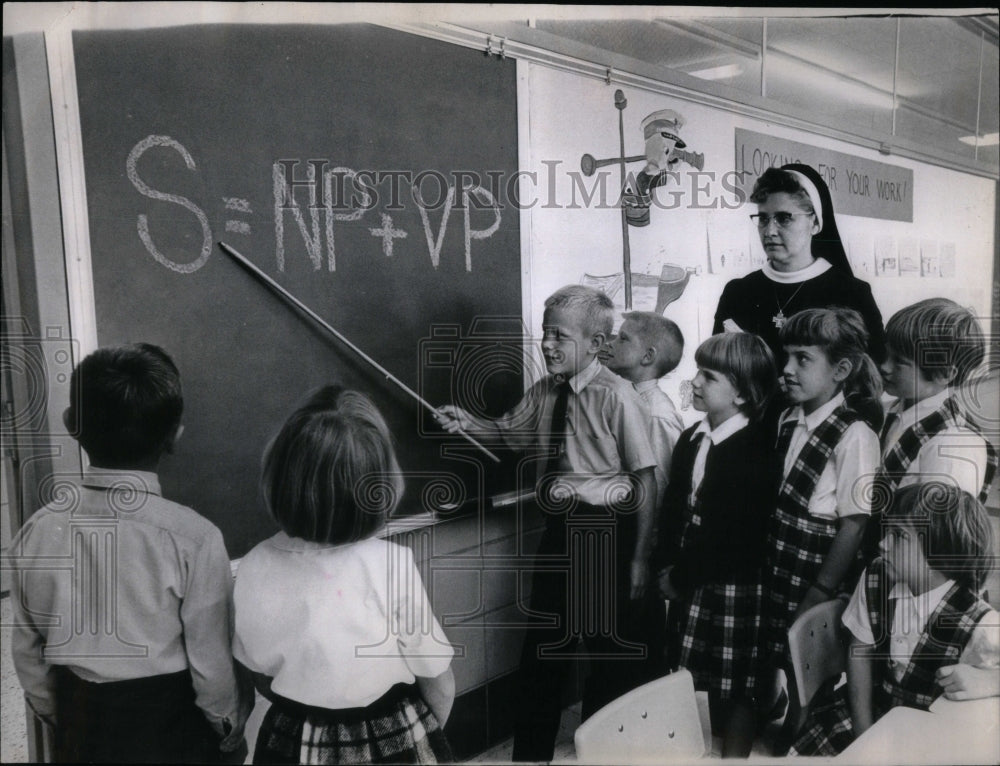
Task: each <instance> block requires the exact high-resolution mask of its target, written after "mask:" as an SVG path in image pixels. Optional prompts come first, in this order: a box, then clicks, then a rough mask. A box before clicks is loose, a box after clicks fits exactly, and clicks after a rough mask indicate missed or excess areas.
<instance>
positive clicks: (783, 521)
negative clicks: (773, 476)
mask: <svg viewBox="0 0 1000 766" xmlns="http://www.w3.org/2000/svg"><path fill="white" fill-rule="evenodd" d="M781 341H782V344H783V345H784V349H785V353H786V355H787V361H786V363H785V366H784V369H783V371H782V372H783V382H784V387H785V390H786V393H787V396H788V399H789V400H790V401H792V402H794V403H795V406H793V407H791V408H790V409H788V410H786V411H785V413H784V414H783V415H782V417H781V420H780V421H779V436H778V446H777V453H778V459H779V461H781V462H782V468H783V474H782V476H783V478H782V481H781V484H780V489H779V492H778V502H777V507H776V508H775V509H774V512H773V514H772V516H771V519H770V524H769V529H768V537H767V547H766V550H767V552H766V561H765V566H764V587H763V620H762V623H763V624H762V629H761V633H762V635H763V645H762V663H763V665H764V666H765V667H767V668H769V671H768V674H767V675H768V678H769V681H770V694H768V695H764V696H765V700H766V701H770V700H773V699H775V698H776V697H777V696H778V692H779V689H780V687H779V670H780V669H782V668H784V667H787V661H786V655H787V651H788V628H789V627H790V626H791V625H792V623H793V622H795V620H796V619H797V618H798V617H799V615H801V614H802V613H804V612H805V611H806V610H808V609H809V608H810V607H812V606H814V605H816V604H818V603H820V602H822V601H825V600H827V599H830V598H833V597H834V596H836V594H837V593H838V591H846V592H849V591H850V590H851V589H852V588H853V586H854V581H855V579H856V577H857V576H858V574H859V572H860V569H861V566H860V559H859V547H860V544H861V541H862V536H863V534H864V530H865V524H866V522H867V520H868V516H869V514H870V513H871V497H870V492H868V490H867V487H869V486H870V484H871V481H872V479H873V478H874V475H875V472H876V470H877V468H878V462H879V445H878V436H877V435H876V430H874V429H877V428H878V427H879V426H880V425H881V417H882V408H881V405H880V403H879V396H880V394H881V380H880V378H879V374H878V370H877V369H876V367H875V363H874V362H873V361H872V359H871V358H870V357H869V356H868V354H867V352H866V348H867V344H868V333H867V330H866V329H865V323H864V320H863V319H862V318H861V315H860V314H858V312H856V311H854V310H852V309H844V308H834V309H807V310H805V311H800V312H799V313H797V314H795V315H794V316H792V318H791V319H789V320H788V322H786V323H785V325H784V326H783V327H782V328H781ZM768 697H770V700H768V699H767V698H768Z"/></svg>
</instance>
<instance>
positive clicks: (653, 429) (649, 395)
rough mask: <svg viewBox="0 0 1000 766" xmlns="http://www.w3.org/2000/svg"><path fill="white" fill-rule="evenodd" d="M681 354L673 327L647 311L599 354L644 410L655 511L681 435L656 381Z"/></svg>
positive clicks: (629, 317)
mask: <svg viewBox="0 0 1000 766" xmlns="http://www.w3.org/2000/svg"><path fill="white" fill-rule="evenodd" d="M683 353H684V336H683V335H682V334H681V330H680V328H679V327H678V326H677V325H676V324H675V323H674V322H672V321H671V320H669V319H667V318H666V317H665V316H663V315H661V314H657V313H655V312H652V311H632V312H630V313H628V314H625V321H624V322H623V323H622V326H621V328H620V329H619V330H618V334H617V335H616V336H615V337H614V338H612V340H611V341H610V342H609V343H608V344H607V346H606V347H605V350H604V352H603V354H602V360H601V361H603V362H604V365H605V367H607V368H608V369H609V370H611V371H612V372H616V373H618V374H619V375H620V376H621V377H623V378H625V380H628V381H630V382H631V383H632V385H633V386H635V390H636V392H638V394H639V397H640V398H641V399H642V402H643V404H644V405H645V406H646V410H647V414H648V415H649V440H650V444H651V445H652V447H653V452H654V453H656V463H657V464H656V507H657V508H659V507H660V504H661V502H662V501H663V492H664V490H665V489H666V487H667V477H668V476H669V475H670V458H671V456H672V455H673V452H674V445H676V444H677V439H678V438H679V437H680V435H681V432H682V431H683V430H684V421H683V420H681V416H680V415H678V414H677V408H676V407H674V403H673V402H672V401H671V399H670V397H669V396H667V394H666V392H665V391H664V390H663V389H662V388H660V378H662V377H663V376H664V375H667V374H668V373H670V372H673V370H675V369H676V368H677V365H678V364H679V363H680V361H681V355H682V354H683Z"/></svg>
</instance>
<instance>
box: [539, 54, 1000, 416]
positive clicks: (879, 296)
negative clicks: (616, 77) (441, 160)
mask: <svg viewBox="0 0 1000 766" xmlns="http://www.w3.org/2000/svg"><path fill="white" fill-rule="evenodd" d="M524 67H525V69H526V74H525V76H524V81H525V82H526V84H527V88H528V104H529V108H528V114H527V115H525V116H524V117H522V119H524V120H526V121H527V123H528V138H529V146H528V147H527V149H526V151H524V150H523V153H526V155H527V165H526V166H522V171H523V170H528V171H532V172H534V173H536V174H537V191H536V194H535V197H534V198H535V199H537V200H538V204H537V205H536V206H535V207H533V208H531V209H530V210H526V211H525V213H524V216H525V221H524V222H523V224H522V227H523V228H527V230H528V232H529V236H528V242H529V243H530V244H529V248H528V252H526V253H524V254H522V256H523V257H524V258H526V259H527V260H528V262H530V276H529V289H530V295H531V299H532V302H531V305H530V308H529V312H530V314H529V315H528V316H526V317H525V320H526V323H527V324H528V326H529V327H531V328H533V331H534V332H540V325H541V315H542V306H543V303H544V299H545V297H546V296H547V295H549V294H550V293H551V292H552V291H553V290H555V289H557V288H558V287H560V286H562V285H564V284H567V283H571V282H579V281H581V280H582V279H583V277H584V275H587V274H589V275H594V276H597V275H611V274H621V273H622V270H623V269H622V226H621V213H620V210H619V208H618V207H617V206H616V204H615V202H616V197H615V194H616V191H617V190H618V189H619V188H620V172H619V170H618V167H617V165H615V166H611V167H605V168H601V169H599V170H598V171H597V172H598V174H601V173H603V174H604V176H605V179H606V181H605V183H606V189H607V203H606V204H604V205H602V204H600V196H599V195H596V196H595V197H594V199H593V200H592V201H591V202H590V204H587V203H586V202H585V196H584V194H583V193H582V189H586V190H592V189H594V188H595V187H594V179H595V178H597V176H596V175H595V176H594V177H593V178H589V179H588V178H584V177H582V175H581V174H580V173H579V172H578V171H579V169H580V158H581V156H582V155H583V154H584V153H589V154H591V155H593V156H594V157H595V158H597V159H603V158H610V157H618V156H619V129H618V112H617V110H616V109H615V106H614V92H615V90H616V89H617V88H618V86H617V85H616V84H612V85H608V84H606V83H604V82H602V81H600V80H596V79H593V78H589V77H584V76H581V75H577V74H573V73H570V72H566V71H561V70H555V69H550V68H548V67H545V66H541V65H537V64H525V65H524ZM624 94H625V97H626V98H627V101H628V104H627V106H626V108H625V110H624V111H623V113H622V117H623V125H624V137H625V154H626V156H632V155H637V154H642V153H643V151H644V142H643V137H642V130H641V127H640V125H641V121H642V119H643V118H644V117H645V116H646V115H648V114H650V113H651V112H653V111H656V110H659V109H674V110H675V111H677V112H679V113H680V114H681V115H682V116H683V117H684V118H685V120H686V122H685V124H684V126H683V128H682V129H681V131H680V134H681V137H682V138H683V139H684V140H685V142H686V143H687V149H686V151H688V152H700V153H703V154H704V157H705V162H704V173H705V174H704V175H692V174H693V173H694V171H695V169H694V168H692V167H690V166H688V165H685V164H681V165H680V167H679V170H680V173H681V179H682V183H681V184H680V185H678V184H675V183H674V182H673V181H671V182H669V183H668V185H667V186H663V187H660V188H658V189H657V190H656V192H655V193H656V195H657V203H658V204H659V205H662V206H664V208H667V207H672V209H660V208H658V207H657V206H656V205H654V206H653V208H652V210H651V211H650V212H651V216H650V224H649V225H648V226H647V227H643V228H640V227H630V228H629V242H630V249H631V259H632V269H631V270H632V272H633V273H637V274H649V275H658V274H659V273H660V270H661V268H662V266H663V264H667V263H669V264H676V265H678V266H680V267H682V268H685V269H698V270H699V272H698V273H695V274H692V275H691V278H690V281H689V282H688V284H687V288H686V290H685V291H684V293H683V294H682V296H681V297H680V298H679V299H677V300H676V301H675V302H674V303H672V304H670V305H669V306H668V307H667V308H666V311H665V315H666V316H668V317H670V318H671V319H673V320H674V321H676V322H677V323H678V325H679V326H680V328H681V330H682V332H683V333H684V337H685V339H686V351H685V355H684V359H683V361H682V363H681V365H680V366H679V367H678V369H677V370H675V371H674V372H673V373H672V374H671V375H670V376H668V378H667V379H666V380H665V381H664V382H663V383H662V386H663V388H664V390H665V391H667V393H668V394H669V395H670V396H671V398H673V399H674V402H675V403H676V404H677V405H681V398H680V394H679V387H680V383H681V381H683V380H685V379H689V378H691V377H693V375H694V372H695V367H694V363H693V353H694V349H695V348H696V347H697V344H698V342H699V341H700V340H703V339H704V338H706V337H707V336H708V335H710V334H711V332H712V324H713V320H714V315H715V309H716V306H717V304H718V299H719V296H720V295H721V293H722V289H723V287H724V286H725V284H726V282H727V281H728V280H730V279H733V278H736V277H740V276H743V275H745V274H747V273H749V272H751V271H754V270H756V269H757V268H759V267H760V265H761V264H762V263H763V262H764V252H763V250H762V249H761V247H760V240H759V238H758V235H757V230H756V227H754V225H753V224H752V222H751V221H750V220H749V219H748V218H747V216H748V214H750V213H754V212H756V206H755V205H753V204H752V203H749V202H748V203H745V204H742V205H740V204H739V199H738V198H737V196H736V194H735V193H733V191H732V188H733V183H732V181H731V179H730V180H727V179H726V174H727V173H729V172H731V171H733V170H734V167H735V130H736V128H744V129H746V130H751V131H754V132H757V133H762V134H767V135H772V136H775V137H779V138H783V139H788V140H794V141H797V142H800V143H804V144H809V145H811V146H815V147H819V148H823V149H829V150H834V151H839V152H842V153H845V154H851V155H855V156H858V157H863V158H866V159H869V160H874V161H877V162H881V163H885V164H891V165H896V166H899V167H902V168H908V169H910V170H912V172H913V222H912V223H908V222H902V221H887V220H881V219H876V218H867V217H861V216H850V215H838V216H837V222H838V225H839V228H840V232H841V236H842V238H843V240H844V243H845V248H846V249H847V250H848V255H849V257H850V258H851V260H852V262H855V266H854V268H855V273H856V274H857V275H858V276H861V277H862V278H864V279H867V281H868V282H869V283H870V284H871V286H872V291H873V293H874V296H875V300H876V302H877V303H878V305H879V308H880V309H881V311H882V314H883V317H884V319H886V320H887V319H888V318H889V317H890V316H891V315H892V313H893V312H894V311H896V310H898V309H900V308H902V307H903V306H906V305H908V304H910V303H913V302H915V301H917V300H920V299H923V298H928V297H932V296H946V297H949V298H952V299H954V300H956V301H958V302H959V303H961V304H963V305H966V306H969V307H970V308H972V309H973V310H974V311H976V312H977V314H978V315H979V316H981V317H983V318H984V325H985V327H986V329H989V322H988V317H989V316H990V296H991V287H992V275H993V269H994V268H995V264H994V260H993V259H994V256H993V254H994V252H995V249H994V244H995V243H994V214H995V210H996V199H995V197H996V183H995V182H994V181H992V180H990V179H986V178H980V177H977V176H972V175H968V174H966V173H960V172H956V171H951V170H948V169H946V168H939V167H933V166H928V165H924V164H921V163H918V162H915V161H912V160H907V159H904V158H900V157H893V156H884V155H881V154H879V153H878V152H876V151H873V150H869V149H864V148H860V147H856V146H852V145H850V144H847V143H845V142H842V141H837V140H834V139H830V138H824V137H822V136H814V135H809V134H806V133H804V132H802V131H797V130H790V129H788V128H785V127H783V126H781V125H779V124H776V123H772V122H765V121H763V120H758V119H752V118H749V117H743V116H741V115H737V114H734V113H731V112H728V111H725V110H722V109H716V108H711V107H708V106H702V105H699V104H694V103H689V102H684V101H682V100H680V99H676V98H669V97H666V96H663V95H659V94H656V93H651V92H648V91H643V90H639V89H637V88H629V89H624ZM642 166H643V163H641V162H637V163H632V164H630V165H629V166H628V170H629V172H632V173H637V172H638V171H639V170H640V169H642ZM707 174H711V175H707ZM574 175H575V176H576V178H574ZM580 181H583V182H585V183H584V186H583V187H581V186H580V185H579V182H580ZM695 185H696V186H697V187H698V190H697V191H694V186H695ZM598 188H599V187H598ZM712 205H714V207H712ZM727 207H728V208H730V209H727ZM886 238H888V239H887V240H886V241H887V242H890V243H891V245H892V247H893V248H894V249H895V251H896V252H897V253H900V252H913V251H914V250H913V249H914V248H916V251H915V252H917V253H918V254H919V250H920V248H921V247H923V248H936V249H938V250H942V249H946V248H953V249H954V252H955V256H956V257H955V272H954V276H951V277H933V278H932V277H919V276H873V275H869V274H865V273H863V272H862V271H861V270H860V269H859V265H861V264H868V263H870V262H874V248H875V244H876V240H884V239H886ZM710 254H711V256H712V258H713V259H714V269H715V271H717V272H720V271H721V273H714V274H709V273H708V261H709V256H710ZM721 254H726V255H727V257H728V261H727V264H726V266H725V267H724V268H722V269H721V270H720V268H719V258H720V255H721ZM634 293H635V295H636V297H637V298H638V292H637V291H635V290H634ZM618 302H621V298H620V297H619V301H618ZM633 307H634V308H637V309H638V308H640V306H639V304H638V303H637V302H634V303H633ZM682 415H683V416H684V417H685V418H686V419H687V420H688V421H689V422H693V421H694V420H697V418H698V415H697V413H694V411H693V410H691V409H688V410H685V411H683V412H682Z"/></svg>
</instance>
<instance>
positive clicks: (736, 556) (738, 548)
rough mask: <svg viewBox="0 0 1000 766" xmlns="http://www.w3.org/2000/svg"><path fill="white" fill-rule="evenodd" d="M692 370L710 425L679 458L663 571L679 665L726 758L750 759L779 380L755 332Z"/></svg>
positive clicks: (660, 560) (698, 403)
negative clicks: (767, 420)
mask: <svg viewBox="0 0 1000 766" xmlns="http://www.w3.org/2000/svg"><path fill="white" fill-rule="evenodd" d="M695 361H696V362H697V364H698V374H697V375H696V376H695V378H694V380H693V381H692V390H693V403H694V407H695V409H697V410H700V411H702V412H704V413H705V419H704V420H703V421H702V422H701V423H700V424H698V425H697V426H692V427H691V428H689V429H688V430H687V431H685V432H684V433H683V434H682V435H681V437H680V440H679V441H678V443H677V446H676V448H675V451H674V458H673V461H672V463H671V470H670V480H669V482H668V484H667V489H666V493H665V497H664V503H663V518H662V521H661V524H660V530H661V532H660V537H661V542H660V544H659V545H658V547H657V552H656V564H657V565H658V567H662V571H661V573H660V578H659V584H660V589H661V593H662V595H663V596H665V597H666V598H669V599H670V600H671V603H670V610H669V629H670V655H671V664H672V665H676V666H679V667H683V668H687V669H688V670H690V671H691V674H692V676H694V682H695V688H697V689H698V690H700V691H706V692H708V699H709V710H710V713H711V717H712V728H713V729H714V730H715V732H716V733H717V734H718V735H719V736H721V737H722V754H723V756H725V757H730V756H736V757H744V758H745V757H746V756H747V755H749V754H750V748H751V745H752V744H753V736H754V731H755V728H756V726H755V724H756V721H755V716H754V702H753V700H754V698H755V696H756V686H757V670H756V655H757V651H756V646H757V641H758V630H759V625H760V566H761V563H762V561H763V544H764V533H765V530H766V524H767V516H768V514H769V513H770V509H771V508H772V507H773V505H774V492H775V490H776V479H777V470H776V467H777V466H776V465H775V464H774V460H773V452H772V450H771V449H770V444H769V440H768V437H767V434H766V432H765V431H764V429H763V428H762V426H761V424H760V416H761V414H762V413H763V411H764V409H765V408H766V406H767V401H768V399H769V398H770V396H771V395H772V394H773V392H774V390H775V389H776V388H777V375H776V372H775V368H774V358H773V357H772V355H771V351H770V349H768V347H767V345H766V344H765V343H764V341H762V340H761V339H760V338H759V337H757V336H756V335H751V334H749V333H725V334H721V335H714V336H712V337H710V338H709V339H708V340H706V341H705V342H704V343H702V344H701V346H699V347H698V350H697V352H695Z"/></svg>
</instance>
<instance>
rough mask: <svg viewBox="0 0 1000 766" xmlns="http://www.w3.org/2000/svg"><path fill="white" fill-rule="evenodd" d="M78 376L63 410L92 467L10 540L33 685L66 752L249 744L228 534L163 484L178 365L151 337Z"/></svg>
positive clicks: (18, 650)
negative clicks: (161, 468) (169, 496)
mask: <svg viewBox="0 0 1000 766" xmlns="http://www.w3.org/2000/svg"><path fill="white" fill-rule="evenodd" d="M70 390H71V398H70V401H71V402H72V403H73V404H71V406H70V407H69V408H68V409H67V410H66V412H65V414H64V420H65V421H66V425H67V427H68V428H69V430H70V432H71V433H74V434H76V435H77V439H78V441H79V442H80V445H81V446H82V447H83V448H84V450H86V452H87V455H88V456H89V458H90V463H91V467H90V468H89V469H88V470H87V471H86V472H85V474H84V476H83V477H82V481H80V483H79V486H78V487H76V488H75V490H74V491H73V492H69V493H66V494H65V495H63V496H61V497H60V498H58V499H57V500H56V501H55V502H53V503H50V504H49V505H48V506H46V507H45V508H42V509H41V510H39V511H38V512H37V513H35V514H34V515H33V516H32V517H31V518H30V519H29V520H28V522H27V523H26V524H25V525H24V527H23V528H22V529H21V531H20V532H19V533H18V535H17V537H16V538H15V539H14V541H13V542H12V543H11V547H10V552H11V562H12V564H13V566H14V569H15V574H14V576H13V577H12V578H11V596H12V598H11V601H12V604H13V608H14V616H15V626H14V629H13V634H12V639H11V645H12V654H13V657H14V666H15V668H16V669H17V673H18V677H19V679H20V681H21V685H22V686H23V687H24V691H25V697H26V699H27V701H28V703H29V705H30V706H31V707H32V709H33V710H34V711H35V713H36V714H38V715H39V716H40V717H41V718H42V719H43V720H45V721H47V722H48V723H50V724H52V725H53V727H54V735H55V736H54V739H55V756H56V760H57V761H68V762H81V761H83V762H125V763H136V762H149V761H153V762H155V761H159V762H164V763H204V762H217V761H220V760H221V759H222V754H221V752H220V751H225V752H230V751H234V750H236V749H238V748H240V747H245V746H244V743H243V726H244V724H245V722H246V718H247V716H248V715H249V712H250V709H251V708H252V706H253V696H252V691H251V690H250V689H249V687H248V686H246V685H242V684H240V683H238V681H237V676H236V671H235V669H234V665H233V658H232V652H231V649H230V641H231V636H232V617H233V611H232V575H231V572H230V564H229V556H228V555H227V553H226V547H225V544H224V543H223V540H222V534H221V532H219V530H218V528H217V527H216V526H215V525H214V524H212V523H211V522H209V521H208V520H207V519H205V518H203V517H202V516H199V515H198V514H197V513H195V512H194V511H192V510H191V509H190V508H185V507H184V506H181V505H178V504H177V503H172V502H170V501H169V500H166V499H164V498H163V497H162V495H161V492H160V483H159V478H158V476H157V473H156V471H157V466H158V464H159V462H160V458H161V456H162V455H163V454H164V453H166V452H170V451H171V450H172V448H173V445H174V442H175V441H176V440H177V438H178V437H179V435H180V431H181V425H180V419H181V413H182V411H183V407H184V403H183V398H182V396H181V386H180V376H179V373H178V371H177V368H176V367H175V366H174V363H173V361H172V360H171V359H170V357H169V356H168V355H167V354H166V352H164V351H163V350H162V349H161V348H159V347H157V346H153V345H150V344H137V345H134V346H120V347H113V348H102V349H98V350H97V351H95V352H94V353H92V354H90V355H89V356H88V357H87V358H86V359H84V360H83V361H82V362H81V363H80V364H79V365H78V367H77V368H76V369H75V370H74V371H73V375H72V377H71V379H70ZM66 499H68V501H69V502H62V501H63V500H66ZM60 560H63V561H64V562H65V563H58V562H59V561H60ZM40 561H50V562H56V563H54V564H50V565H49V566H39V562H40ZM67 566H68V567H70V568H71V569H72V572H67V571H66V567H67ZM71 574H73V575H75V576H71Z"/></svg>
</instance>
